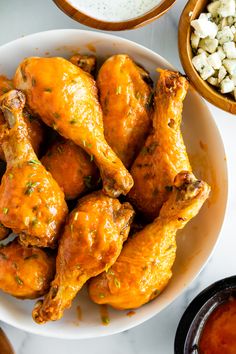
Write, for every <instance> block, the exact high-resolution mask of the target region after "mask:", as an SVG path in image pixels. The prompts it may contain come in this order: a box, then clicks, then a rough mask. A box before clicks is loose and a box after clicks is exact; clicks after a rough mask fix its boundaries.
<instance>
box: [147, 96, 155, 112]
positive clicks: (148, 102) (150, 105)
mask: <svg viewBox="0 0 236 354" xmlns="http://www.w3.org/2000/svg"><path fill="white" fill-rule="evenodd" d="M153 99H154V92H152V93H151V94H150V95H149V97H148V99H147V102H146V109H147V110H150V109H151V107H152V106H153Z"/></svg>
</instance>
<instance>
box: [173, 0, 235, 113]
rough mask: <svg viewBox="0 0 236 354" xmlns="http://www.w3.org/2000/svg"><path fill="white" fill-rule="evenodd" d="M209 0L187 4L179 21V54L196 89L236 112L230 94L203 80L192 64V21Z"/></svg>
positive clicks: (218, 104)
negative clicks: (222, 92)
mask: <svg viewBox="0 0 236 354" xmlns="http://www.w3.org/2000/svg"><path fill="white" fill-rule="evenodd" d="M208 2H209V1H207V0H190V1H188V3H187V5H186V6H185V8H184V10H183V12H182V15H181V17H180V21H179V33H178V37H179V55H180V60H181V62H182V65H183V68H184V71H185V73H186V74H187V76H188V78H189V80H190V82H191V83H192V85H193V86H194V87H195V89H196V90H197V91H198V92H199V93H200V94H201V95H202V96H203V97H204V98H205V99H206V100H208V101H209V102H211V103H212V104H214V105H215V106H217V107H219V108H221V109H223V110H224V111H227V112H229V113H233V114H236V101H235V100H234V99H233V98H231V97H230V96H229V95H223V94H221V93H220V92H219V91H217V90H215V89H214V88H213V87H212V86H211V85H210V84H208V82H206V81H204V80H202V78H201V77H200V75H199V74H198V72H197V71H196V69H195V68H194V66H193V64H192V57H193V53H192V48H191V45H190V35H191V31H192V29H191V25H190V23H191V21H192V20H195V19H196V18H198V16H199V15H200V13H201V12H204V10H205V8H206V6H207V4H208Z"/></svg>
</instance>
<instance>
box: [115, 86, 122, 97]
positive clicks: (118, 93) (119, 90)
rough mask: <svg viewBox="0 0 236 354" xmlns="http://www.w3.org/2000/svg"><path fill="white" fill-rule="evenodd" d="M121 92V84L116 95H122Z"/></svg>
mask: <svg viewBox="0 0 236 354" xmlns="http://www.w3.org/2000/svg"><path fill="white" fill-rule="evenodd" d="M120 94H121V86H117V88H116V95H120Z"/></svg>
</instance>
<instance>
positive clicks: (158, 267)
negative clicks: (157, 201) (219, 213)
mask: <svg viewBox="0 0 236 354" xmlns="http://www.w3.org/2000/svg"><path fill="white" fill-rule="evenodd" d="M209 192H210V187H209V186H208V185H207V183H205V182H202V181H198V180H197V179H196V178H195V177H194V176H193V175H192V174H191V173H188V172H182V173H180V174H178V175H177V177H176V179H175V186H174V187H173V190H172V191H171V192H170V194H169V195H168V200H167V201H166V202H165V203H164V205H163V207H162V209H161V211H160V215H159V217H157V218H156V219H155V220H154V221H153V223H152V224H149V225H147V226H146V227H145V228H144V229H143V230H142V231H140V232H138V233H137V234H135V235H134V236H133V237H132V238H129V239H128V241H127V242H126V243H125V245H124V247H123V249H122V252H121V254H120V256H119V257H118V259H117V261H116V263H115V264H114V265H113V266H112V267H111V268H110V269H109V270H108V272H104V273H102V274H101V275H99V276H98V277H96V278H94V279H92V281H91V282H90V285H89V295H90V297H91V299H92V300H93V301H94V302H96V303H98V304H109V305H111V306H113V307H114V308H116V309H119V310H122V309H130V308H137V307H139V306H141V305H143V304H145V303H147V302H148V301H150V300H152V299H153V298H155V297H156V296H157V295H158V294H159V293H160V292H161V291H162V290H163V289H164V288H165V287H166V285H167V283H168V282H169V280H170V278H171V276H172V272H171V268H172V265H173V263H174V260H175V254H176V241H175V237H176V232H177V230H179V229H182V228H183V227H184V226H185V225H186V224H187V222H188V221H190V220H191V219H192V218H193V217H194V216H196V215H197V213H198V212H199V210H200V208H201V206H202V205H203V203H204V201H205V200H206V199H207V197H208V195H209Z"/></svg>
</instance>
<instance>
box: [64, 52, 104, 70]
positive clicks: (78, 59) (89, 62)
mask: <svg viewBox="0 0 236 354" xmlns="http://www.w3.org/2000/svg"><path fill="white" fill-rule="evenodd" d="M70 62H71V63H72V64H74V65H76V66H78V67H79V68H81V69H82V70H84V71H86V73H89V74H91V75H94V74H95V70H96V66H97V59H96V57H95V55H82V54H79V53H78V54H74V55H73V56H72V57H71V58H70Z"/></svg>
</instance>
